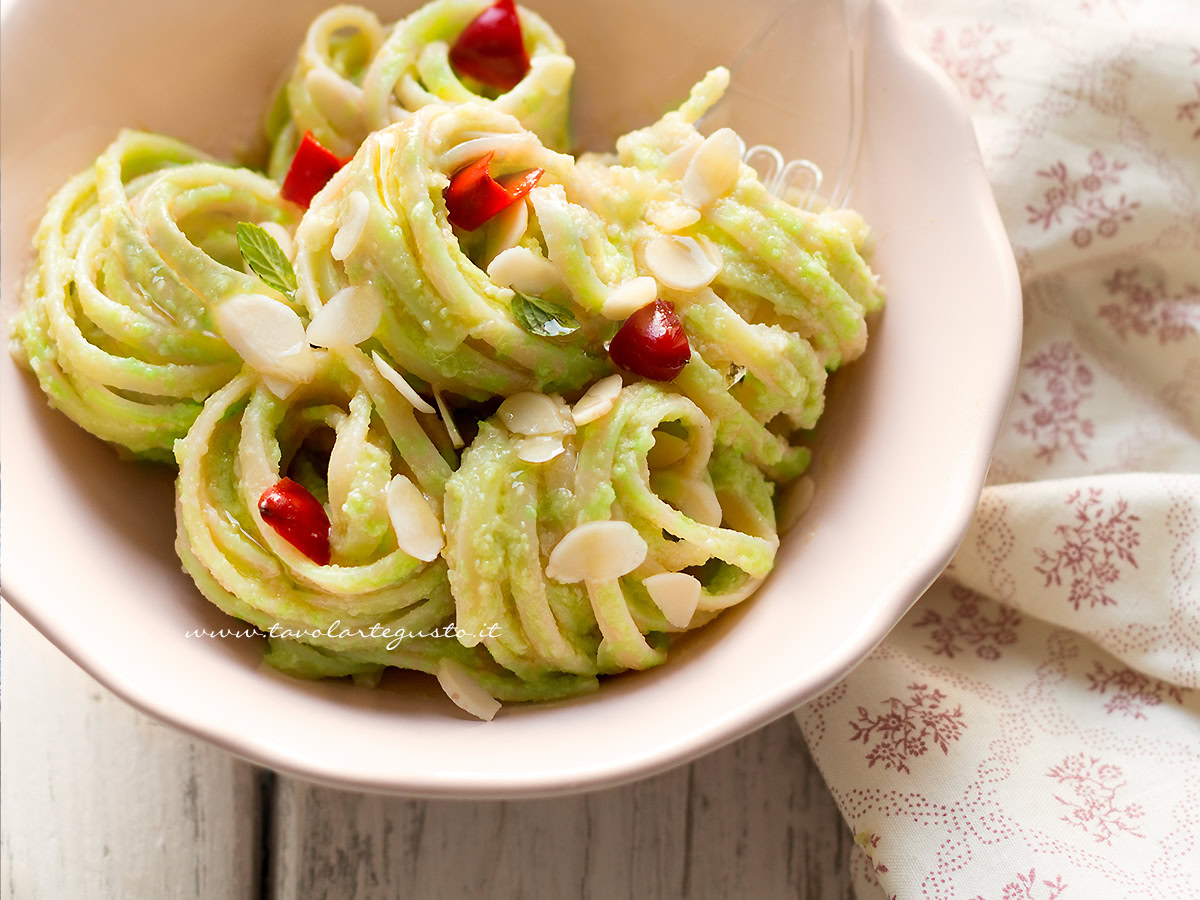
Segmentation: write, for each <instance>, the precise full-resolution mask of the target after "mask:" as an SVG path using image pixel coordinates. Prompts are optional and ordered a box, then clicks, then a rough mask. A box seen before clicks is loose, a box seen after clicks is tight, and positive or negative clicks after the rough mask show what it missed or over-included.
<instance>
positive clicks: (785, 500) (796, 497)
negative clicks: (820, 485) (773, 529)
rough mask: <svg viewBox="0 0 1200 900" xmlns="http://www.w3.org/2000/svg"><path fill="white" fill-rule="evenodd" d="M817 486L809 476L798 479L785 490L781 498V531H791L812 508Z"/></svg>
mask: <svg viewBox="0 0 1200 900" xmlns="http://www.w3.org/2000/svg"><path fill="white" fill-rule="evenodd" d="M816 488H817V486H816V484H815V483H814V482H813V480H812V479H811V478H809V477H808V476H807V475H805V476H803V477H802V478H797V479H796V480H795V481H793V482H792V483H791V484H789V485H788V486H787V487H786V488H784V489H783V496H781V497H780V498H779V531H780V533H783V532H785V531H790V530H791V529H792V528H793V527H795V525H796V523H797V522H799V521H800V519H801V518H803V516H804V514H805V513H806V512H808V508H809V507H810V506H812V500H813V494H814V493H816Z"/></svg>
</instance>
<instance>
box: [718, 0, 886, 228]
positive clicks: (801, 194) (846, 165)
mask: <svg viewBox="0 0 1200 900" xmlns="http://www.w3.org/2000/svg"><path fill="white" fill-rule="evenodd" d="M870 2H871V0H843V2H842V14H843V20H844V24H845V29H846V45H847V48H848V50H849V68H850V90H849V94H850V96H849V101H850V129H849V130H850V134H849V139H848V140H847V143H846V151H845V154H844V155H843V158H842V163H841V165H840V166H839V168H838V173H837V178H836V180H835V181H834V183H833V187H832V189H831V190H830V192H829V195H828V201H827V202H825V201H823V200H822V198H821V193H820V191H821V186H822V184H823V183H824V181H825V173H824V172H823V171H822V170H821V167H820V166H818V165H817V164H816V163H815V162H813V161H812V160H809V159H793V160H785V158H784V156H783V154H782V153H780V152H779V150H778V149H776V148H775V147H773V146H771V145H770V144H755V145H754V146H752V147H749V148H747V149H745V150H744V152H743V153H742V161H743V162H744V163H746V164H747V165H749V166H751V167H753V168H754V169H755V170H756V171H758V173H759V176H760V178H761V179H762V183H763V186H764V187H765V188H766V189H767V190H768V191H769V192H770V193H771V194H773V195H774V196H776V197H779V198H784V197H786V196H788V195H789V194H793V195H794V196H796V197H798V198H799V200H800V203H799V205H800V206H801V208H802V209H805V210H810V209H813V208H814V207H817V206H819V207H834V208H841V207H844V206H845V205H846V204H847V202H848V201H849V199H850V189H851V186H852V185H853V181H854V173H855V170H856V169H857V168H858V160H859V156H860V155H861V152H862V137H863V118H864V116H863V93H864V84H865V80H866V72H865V65H864V60H865V58H866V42H867V27H866V23H867V10H868V7H869V4H870ZM795 5H796V4H795V3H792V4H789V5H787V6H786V7H785V8H784V10H783V11H781V12H780V14H779V16H777V17H776V18H775V19H773V20H772V22H771V23H770V24H769V25H768V26H767V28H766V29H764V31H763V32H762V33H761V34H760V35H759V37H758V39H756V40H755V41H752V42H751V44H750V46H749V47H748V48H747V49H746V50H745V51H743V52H742V54H740V55H739V60H740V59H741V58H742V57H744V56H746V55H747V54H748V53H750V52H752V50H753V49H754V47H755V46H756V45H757V44H758V43H759V42H760V41H761V40H762V38H763V37H764V36H765V35H766V34H767V33H768V32H770V31H771V30H772V29H773V28H775V27H776V25H777V23H778V22H779V20H780V19H781V18H783V16H784V15H786V14H787V12H788V11H790V9H791V8H792V7H793V6H795ZM736 65H737V63H736V62H735V63H734V67H736Z"/></svg>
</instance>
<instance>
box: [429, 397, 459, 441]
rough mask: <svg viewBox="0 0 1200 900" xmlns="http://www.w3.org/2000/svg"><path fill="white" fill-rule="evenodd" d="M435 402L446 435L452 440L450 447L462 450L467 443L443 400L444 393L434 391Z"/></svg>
mask: <svg viewBox="0 0 1200 900" xmlns="http://www.w3.org/2000/svg"><path fill="white" fill-rule="evenodd" d="M433 400H434V402H435V403H437V408H438V413H439V415H441V417H442V424H443V425H445V426H446V434H447V436H449V438H450V446H452V447H453V448H454V449H455V450H460V449H462V448H463V447H465V446H466V442H465V441H463V439H462V435H461V434H460V433H459V431H458V426H457V425H455V424H454V414H453V413H452V412H451V411H450V407H448V406H447V405H446V401H445V400H444V399H443V398H442V392H441V391H434V392H433Z"/></svg>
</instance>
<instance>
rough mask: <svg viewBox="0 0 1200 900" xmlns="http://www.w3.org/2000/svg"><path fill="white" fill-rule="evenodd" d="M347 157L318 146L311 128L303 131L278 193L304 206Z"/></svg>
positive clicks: (347, 159)
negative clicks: (302, 136) (301, 138)
mask: <svg viewBox="0 0 1200 900" xmlns="http://www.w3.org/2000/svg"><path fill="white" fill-rule="evenodd" d="M350 159H351V157H346V158H345V159H343V158H342V157H340V156H337V155H335V154H334V153H333V151H332V150H329V149H327V148H325V147H323V146H321V144H319V143H318V142H317V139H316V138H315V137H313V136H312V132H311V131H306V132H305V133H304V139H303V140H302V141H300V146H299V147H298V148H297V149H296V155H295V156H293V157H292V164H291V166H289V167H288V172H287V177H285V178H284V179H283V189H282V190H281V191H280V192H279V193H280V194H281V195H282V196H283V199H284V200H290V201H292V203H298V204H300V205H301V206H303V207H307V206H308V205H309V204H310V203H312V198H313V197H315V196H316V195H317V192H318V191H319V190H321V188H323V187H325V184H326V182H328V181H329V179H330V178H332V177H333V176H334V175H336V174H337V171H338V169H340V168H341V167H342V166H344V165H345V164H346V163H348V162H350Z"/></svg>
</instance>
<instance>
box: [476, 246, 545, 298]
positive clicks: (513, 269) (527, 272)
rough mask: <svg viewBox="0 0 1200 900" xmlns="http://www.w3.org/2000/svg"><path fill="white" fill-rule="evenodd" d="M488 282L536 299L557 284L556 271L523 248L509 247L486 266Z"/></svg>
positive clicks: (539, 257) (530, 251)
mask: <svg viewBox="0 0 1200 900" xmlns="http://www.w3.org/2000/svg"><path fill="white" fill-rule="evenodd" d="M487 274H488V278H490V279H491V280H492V282H493V283H495V284H497V285H499V286H500V287H506V288H512V289H513V290H514V291H519V292H520V293H522V294H529V295H530V296H531V297H540V296H541V295H542V294H544V293H545V292H546V291H548V290H550V289H551V288H552V287H554V286H556V285H558V284H559V283H561V281H562V279H561V278H560V277H559V274H558V269H556V268H554V264H553V263H551V262H550V261H549V260H548V259H543V258H542V257H541V256H538V255H537V254H536V253H534V252H533V251H532V250H530V249H528V248H527V247H510V248H508V249H507V250H502V251H501V252H500V253H497V254H496V256H495V258H494V259H493V260H492V261H491V262H490V263H488V267H487Z"/></svg>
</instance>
